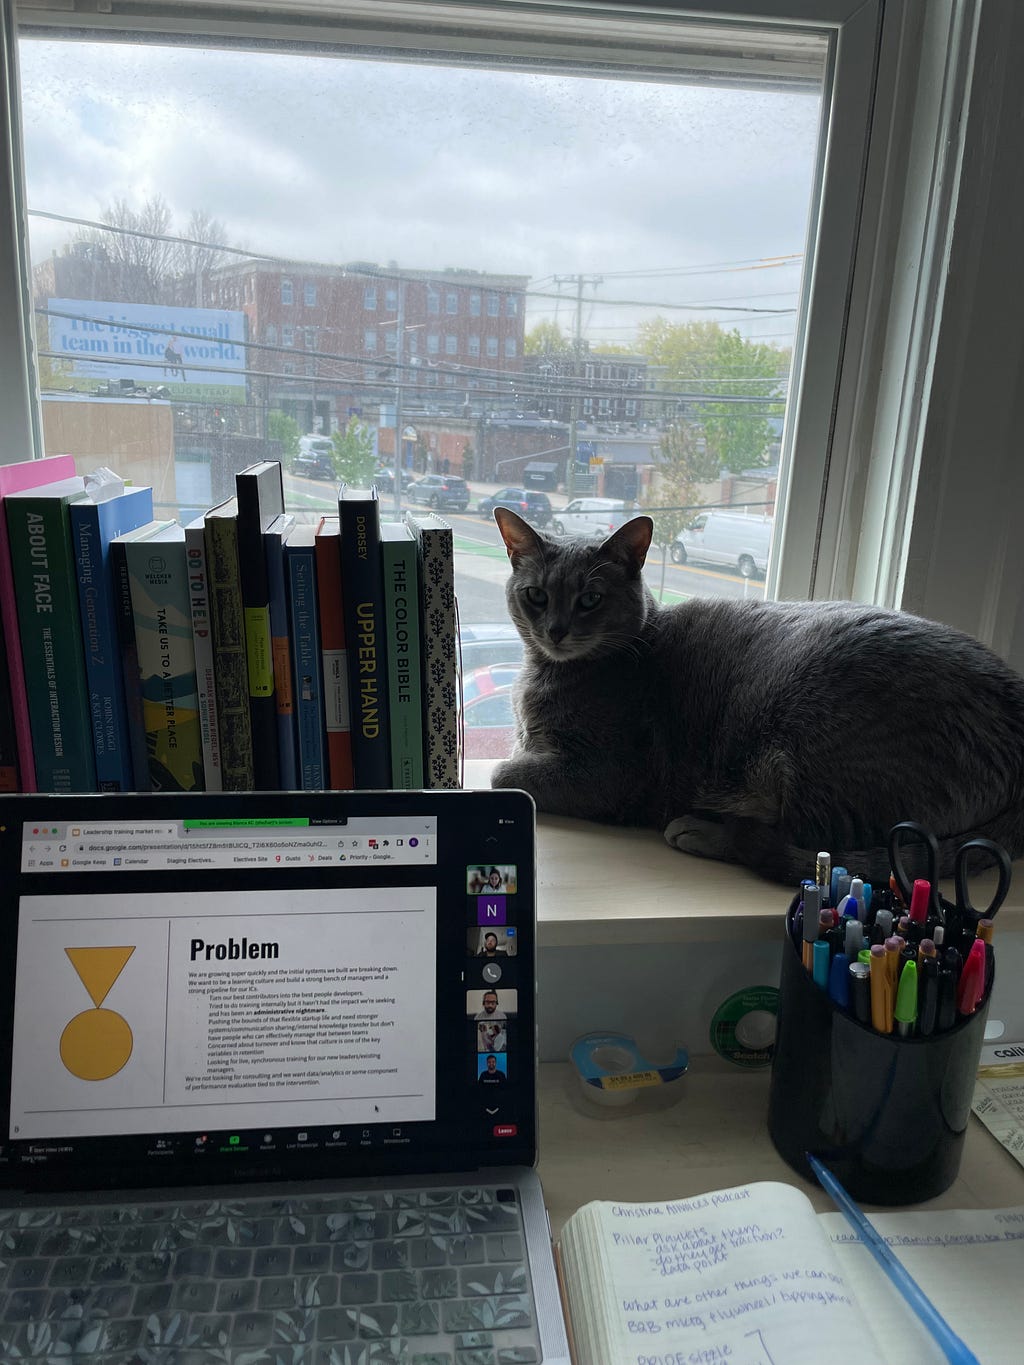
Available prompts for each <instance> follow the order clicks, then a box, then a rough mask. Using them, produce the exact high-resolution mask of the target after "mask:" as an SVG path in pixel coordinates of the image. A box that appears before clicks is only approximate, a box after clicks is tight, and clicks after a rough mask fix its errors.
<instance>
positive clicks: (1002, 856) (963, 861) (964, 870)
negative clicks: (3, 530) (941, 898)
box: [953, 838, 1011, 929]
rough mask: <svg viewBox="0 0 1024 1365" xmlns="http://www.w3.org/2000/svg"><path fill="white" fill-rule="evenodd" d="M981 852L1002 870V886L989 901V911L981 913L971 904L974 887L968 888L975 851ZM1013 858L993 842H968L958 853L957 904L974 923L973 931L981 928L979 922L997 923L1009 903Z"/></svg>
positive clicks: (954, 872) (997, 888)
mask: <svg viewBox="0 0 1024 1365" xmlns="http://www.w3.org/2000/svg"><path fill="white" fill-rule="evenodd" d="M975 848H976V849H980V850H981V851H982V852H983V853H988V854H991V856H992V857H993V858H994V859H995V864H996V867H997V868H998V869H999V882H998V885H997V886H996V890H995V895H994V896H993V897H992V899H991V900H990V901H989V904H988V906H987V908H986V909H984V910H978V909H977V908H976V907H975V906H974V905H973V904H972V902H971V892H970V887H969V886H968V884H967V881H968V876H969V868H968V866H967V865H968V863H969V862H970V854H971V850H972V849H975ZM1010 875H1011V867H1010V856H1009V854H1008V853H1007V852H1006V849H1005V848H1002V847H1001V846H1000V845H999V844H996V843H993V842H992V840H991V839H982V838H978V839H968V841H967V843H966V844H961V845H960V847H959V848H958V849H957V851H956V860H955V861H954V864H953V884H954V886H955V887H956V904H957V909H958V910H959V911H960V914H961V916H963V917H965V918H967V919H969V920H970V921H971V927H972V928H975V929H976V928H977V926H978V921H979V920H982V919H995V915H996V911H997V910H998V909H999V907H1000V906H1001V905H1002V903H1003V901H1004V900H1005V899H1006V893H1007V891H1009V889H1010ZM964 928H967V925H966V924H965V925H964Z"/></svg>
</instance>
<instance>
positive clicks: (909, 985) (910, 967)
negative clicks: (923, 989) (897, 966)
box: [893, 959, 917, 1038]
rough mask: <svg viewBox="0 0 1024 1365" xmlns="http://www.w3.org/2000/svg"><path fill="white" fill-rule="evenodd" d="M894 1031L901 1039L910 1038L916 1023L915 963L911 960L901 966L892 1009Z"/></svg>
mask: <svg viewBox="0 0 1024 1365" xmlns="http://www.w3.org/2000/svg"><path fill="white" fill-rule="evenodd" d="M893 1018H894V1019H895V1020H896V1029H897V1032H898V1033H899V1035H900V1037H901V1038H910V1037H911V1036H912V1035H913V1032H914V1025H915V1024H916V1023H917V963H916V962H915V961H914V960H913V959H912V960H911V961H909V962H905V963H904V964H903V970H902V972H900V985H899V990H898V991H897V992H896V1005H895V1007H894V1009H893Z"/></svg>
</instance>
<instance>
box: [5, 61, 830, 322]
mask: <svg viewBox="0 0 1024 1365" xmlns="http://www.w3.org/2000/svg"><path fill="white" fill-rule="evenodd" d="M20 54H21V68H22V87H23V91H24V105H23V111H24V126H25V145H26V166H27V178H28V198H29V205H30V207H32V208H38V209H45V210H49V211H53V212H58V213H64V214H68V215H71V216H77V217H83V218H96V217H98V216H99V213H100V211H101V210H102V208H103V207H104V206H105V205H107V204H109V203H110V202H112V201H113V200H114V199H117V198H125V199H127V200H129V201H130V202H132V203H133V204H135V205H136V206H138V205H139V204H141V203H142V202H144V200H145V199H146V198H148V197H149V196H151V195H154V194H160V195H162V196H163V197H164V198H165V199H166V200H167V202H168V203H169V204H170V206H171V208H172V211H173V214H174V218H175V222H176V223H177V224H178V225H179V226H183V225H184V223H185V222H186V220H187V218H188V216H189V214H190V212H191V211H192V210H193V209H194V208H200V209H203V210H205V211H206V212H208V213H210V214H211V215H213V216H214V217H216V218H219V219H220V220H221V221H222V222H223V223H225V225H226V226H227V229H228V232H229V234H230V235H231V238H232V239H233V240H234V241H241V242H244V243H245V245H246V246H248V247H250V248H252V249H254V250H258V251H265V252H271V253H280V254H282V255H284V256H287V257H290V258H295V257H299V258H305V259H310V260H316V261H330V262H336V263H342V262H344V261H347V260H353V259H360V260H374V261H380V262H384V261H388V260H396V261H397V262H398V263H399V264H401V265H403V266H409V267H419V268H438V269H440V268H443V267H444V266H446V265H458V266H463V267H471V268H475V269H481V270H488V271H498V272H509V273H515V274H523V275H527V276H530V277H531V278H532V279H534V280H543V279H546V278H547V279H550V277H551V276H554V275H572V274H578V273H585V274H588V275H595V274H601V275H604V276H605V277H606V282H605V284H603V285H602V286H601V289H600V291H599V293H600V296H601V298H603V299H605V300H610V299H614V298H616V297H619V298H643V299H650V300H651V303H652V305H657V304H659V303H660V304H663V305H669V304H672V303H679V302H682V301H685V300H687V299H691V300H692V299H697V298H704V299H707V298H713V299H715V298H718V299H727V298H742V297H744V296H745V295H749V294H751V293H754V292H757V291H758V290H760V291H763V290H765V289H766V288H769V287H770V288H778V289H779V290H781V291H787V290H788V292H789V295H790V300H791V302H792V301H794V300H795V290H796V287H797V283H798V272H797V271H796V270H793V269H790V270H788V271H786V272H785V273H784V274H782V275H781V279H780V280H779V282H778V283H775V282H773V283H772V284H771V285H766V284H765V282H764V280H763V278H761V277H760V276H758V275H753V276H751V275H749V274H745V273H737V274H736V275H734V276H728V275H722V276H715V277H709V278H707V279H701V278H697V279H694V278H691V277H680V276H679V275H678V274H672V273H670V272H672V271H676V272H678V270H679V269H680V268H681V267H687V266H700V265H702V264H708V263H713V262H720V261H742V260H748V259H751V258H758V257H763V256H771V255H778V254H783V253H790V252H799V251H800V250H802V248H803V245H804V235H805V230H806V221H807V213H808V200H809V195H810V193H811V174H812V166H813V162H814V156H815V143H816V137H817V127H818V118H819V108H818V100H817V99H816V98H815V97H813V96H810V95H806V94H799V93H784V92H772V91H764V90H743V89H736V88H714V87H709V86H697V85H684V84H673V83H671V82H670V81H667V80H651V79H643V80H640V79H637V80H629V79H618V80H616V79H608V78H604V77H599V76H584V75H571V74H567V73H565V72H559V71H550V72H542V71H538V70H533V71H514V70H504V69H489V70H484V69H473V68H471V67H469V66H463V65H455V66H448V67H445V66H441V65H432V64H422V65H418V64H416V63H415V62H413V61H402V62H397V63H388V62H384V61H379V60H359V59H349V58H346V57H339V56H312V55H288V54H283V53H279V52H268V51H253V52H242V51H237V50H203V49H198V48H196V49H193V48H189V47H174V48H171V47H160V46H154V45H149V44H117V43H65V42H60V41H54V40H51V39H46V40H37V39H30V40H23V41H22V43H21V45H20ZM71 231H72V230H71V229H67V228H62V227H59V226H55V225H53V224H44V223H42V222H41V220H39V219H35V220H33V234H32V241H33V251H34V252H36V253H39V252H41V251H46V250H49V249H51V248H52V247H54V246H57V245H59V243H60V242H62V241H64V240H67V238H68V236H69V235H70V232H71ZM641 269H646V270H650V271H652V272H656V271H660V272H662V274H661V276H660V278H651V279H648V280H644V281H632V280H630V281H628V282H624V281H620V280H616V281H615V282H614V283H613V280H614V277H615V276H616V275H617V274H618V273H619V272H627V271H637V270H641ZM780 274H781V272H780ZM711 291H713V292H711ZM778 302H779V305H780V306H782V304H783V303H784V300H782V299H780V300H779V301H778ZM551 310H552V305H551V304H550V302H545V301H544V300H538V301H537V303H536V308H535V309H534V311H533V313H531V316H541V315H548V316H550V315H551ZM650 313H651V310H647V311H646V312H640V313H637V311H636V310H635V309H627V308H626V307H625V306H624V305H620V306H619V308H618V310H617V311H616V309H615V308H614V307H610V306H609V305H608V304H607V303H605V304H604V305H601V306H600V307H595V308H594V309H593V312H592V320H593V322H594V324H595V326H597V325H600V326H602V327H604V328H606V329H607V330H608V331H611V330H614V327H615V320H616V318H618V319H619V320H620V321H621V324H622V326H621V327H620V330H622V329H623V328H627V327H628V326H630V325H632V323H633V322H635V320H636V318H637V317H638V316H648V315H650ZM560 316H562V317H565V316H566V314H565V312H564V310H563V311H562V312H561V314H560ZM673 316H675V314H673ZM681 316H685V315H681ZM597 339H600V334H598V336H597Z"/></svg>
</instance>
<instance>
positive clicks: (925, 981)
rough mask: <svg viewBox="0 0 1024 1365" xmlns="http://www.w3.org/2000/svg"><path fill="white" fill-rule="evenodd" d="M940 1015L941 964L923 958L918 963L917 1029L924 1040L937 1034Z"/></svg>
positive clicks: (929, 958) (932, 959) (931, 958)
mask: <svg viewBox="0 0 1024 1365" xmlns="http://www.w3.org/2000/svg"><path fill="white" fill-rule="evenodd" d="M938 1015H939V964H938V961H937V959H936V958H934V957H923V958H922V959H921V961H920V962H919V963H918V982H917V1029H918V1032H919V1033H920V1035H921V1037H922V1038H930V1037H931V1036H932V1034H933V1033H934V1032H935V1026H936V1024H937V1023H938Z"/></svg>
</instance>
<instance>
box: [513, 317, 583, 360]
mask: <svg viewBox="0 0 1024 1365" xmlns="http://www.w3.org/2000/svg"><path fill="white" fill-rule="evenodd" d="M523 351H524V353H525V354H526V355H571V354H572V342H571V341H570V340H569V338H568V337H567V336H566V335H565V333H564V332H563V331H562V329H561V327H559V325H558V323H557V322H551V321H549V320H548V319H547V318H544V319H543V320H542V321H541V322H538V323H537V325H536V327H531V328H530V330H529V331H528V332H527V333H526V336H525V337H524V338H523Z"/></svg>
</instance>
